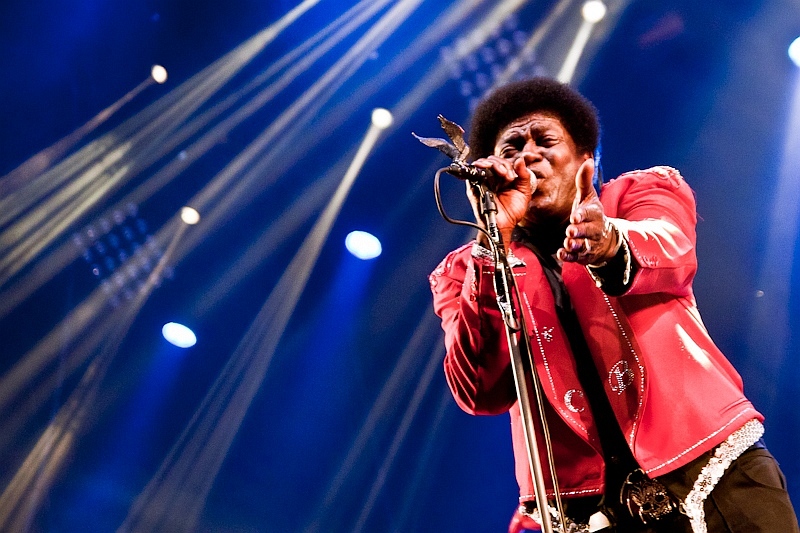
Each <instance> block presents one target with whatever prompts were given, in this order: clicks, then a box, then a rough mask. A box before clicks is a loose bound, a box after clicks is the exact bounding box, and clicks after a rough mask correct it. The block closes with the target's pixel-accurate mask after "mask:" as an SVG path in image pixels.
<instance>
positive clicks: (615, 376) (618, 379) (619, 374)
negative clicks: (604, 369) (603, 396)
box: [608, 360, 635, 394]
mask: <svg viewBox="0 0 800 533" xmlns="http://www.w3.org/2000/svg"><path fill="white" fill-rule="evenodd" d="M634 377H635V376H634V374H633V371H632V370H631V368H630V367H629V366H628V362H627V361H625V360H622V361H618V362H617V363H616V364H615V365H614V366H612V367H611V370H610V371H609V372H608V384H609V386H610V387H611V390H613V391H614V392H616V393H617V394H622V393H623V392H625V389H627V388H628V387H630V386H631V384H632V383H633V380H634Z"/></svg>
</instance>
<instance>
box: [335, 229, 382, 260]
mask: <svg viewBox="0 0 800 533" xmlns="http://www.w3.org/2000/svg"><path fill="white" fill-rule="evenodd" d="M344 245H345V246H346V247H347V250H348V251H349V252H350V253H351V254H353V255H354V256H356V257H358V258H359V259H364V260H367V259H375V258H376V257H378V256H379V255H381V252H382V251H383V249H382V248H381V241H379V240H378V238H377V237H375V236H374V235H371V234H369V233H367V232H366V231H351V232H350V233H349V234H348V235H347V238H345V240H344Z"/></svg>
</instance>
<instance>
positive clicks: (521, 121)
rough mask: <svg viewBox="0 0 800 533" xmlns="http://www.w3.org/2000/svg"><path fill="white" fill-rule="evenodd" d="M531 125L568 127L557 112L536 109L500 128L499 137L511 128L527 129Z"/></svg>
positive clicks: (538, 126)
mask: <svg viewBox="0 0 800 533" xmlns="http://www.w3.org/2000/svg"><path fill="white" fill-rule="evenodd" d="M531 126H533V127H535V128H537V129H538V128H547V127H558V128H560V129H562V130H565V131H566V128H565V127H564V124H563V123H562V122H561V119H560V118H559V117H558V116H557V115H556V114H555V113H552V112H549V111H535V112H533V113H528V114H527V115H523V116H522V117H520V118H518V119H515V120H513V121H511V122H510V123H509V124H508V125H507V126H505V127H504V128H502V129H501V130H500V132H499V133H498V135H497V137H498V138H500V137H501V136H502V135H503V134H504V133H505V132H507V131H509V130H515V129H526V128H528V127H531Z"/></svg>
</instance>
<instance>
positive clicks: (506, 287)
mask: <svg viewBox="0 0 800 533" xmlns="http://www.w3.org/2000/svg"><path fill="white" fill-rule="evenodd" d="M448 168H449V167H445V168H441V169H439V170H438V171H437V172H436V177H435V179H434V195H435V197H436V207H437V208H438V209H439V213H440V214H441V215H442V218H444V219H445V220H446V221H448V222H450V223H452V224H459V225H462V226H469V227H472V228H475V229H477V230H478V231H480V232H482V233H484V234H485V235H486V236H487V237H489V242H490V244H491V248H492V252H493V255H494V263H495V270H494V272H495V275H494V287H495V293H496V294H497V304H498V306H499V308H500V312H501V315H502V316H503V323H504V325H505V329H506V339H507V340H508V351H509V354H510V357H511V368H512V374H513V376H514V385H515V387H516V392H517V399H518V401H519V408H520V417H521V419H522V429H523V433H524V435H525V445H526V449H527V452H528V464H529V465H530V470H531V479H532V480H533V484H534V489H535V492H536V506H537V507H538V509H539V515H540V516H541V517H542V520H541V524H542V532H543V533H553V531H554V530H553V519H555V520H557V521H558V526H560V527H559V530H560V531H562V532H565V531H567V526H566V516H565V515H564V512H563V506H562V503H561V496H560V494H559V491H558V478H557V477H556V472H555V464H554V462H553V449H552V442H551V439H550V430H549V429H548V426H547V419H546V418H545V413H544V393H543V391H542V384H541V381H540V380H539V377H538V376H537V374H536V372H535V371H534V367H533V358H532V352H531V345H530V336H529V335H528V331H527V327H526V324H525V320H524V318H523V317H522V314H521V313H520V312H519V307H518V306H517V303H518V302H521V298H520V292H519V287H518V286H517V284H516V280H515V279H514V273H513V271H512V269H511V267H510V265H509V263H508V258H507V257H506V253H505V247H504V246H503V240H502V238H501V236H500V233H499V231H498V229H497V223H496V221H495V216H496V214H497V204H496V203H495V197H494V193H493V192H492V191H490V190H488V189H487V188H486V186H485V185H484V184H483V183H480V182H471V183H472V185H473V186H474V187H476V188H477V189H478V191H479V199H480V209H481V213H480V214H481V216H482V218H483V219H484V222H485V225H486V227H485V228H484V227H482V226H480V225H478V224H475V223H472V222H467V221H464V220H455V219H452V218H450V217H449V216H447V214H446V213H445V211H444V207H443V205H442V201H441V194H440V190H439V179H440V176H441V174H442V172H446V171H447V170H448ZM512 290H513V294H512ZM515 299H516V300H515ZM520 339H521V340H522V344H520ZM530 390H533V392H534V396H535V400H536V404H537V406H538V411H537V414H538V421H539V424H540V426H541V429H542V434H543V435H544V441H545V442H544V446H545V450H546V452H547V461H548V463H549V469H550V477H551V479H552V480H553V492H554V495H555V498H554V507H555V515H556V516H555V517H553V516H552V515H551V514H550V508H551V506H550V505H549V503H548V501H547V492H546V489H545V482H544V474H543V469H542V468H543V467H542V462H541V458H540V455H539V442H538V439H537V437H536V431H535V425H534V424H535V421H534V415H533V407H532V403H531V398H530V396H529V391H530Z"/></svg>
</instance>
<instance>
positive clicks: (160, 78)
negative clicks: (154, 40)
mask: <svg viewBox="0 0 800 533" xmlns="http://www.w3.org/2000/svg"><path fill="white" fill-rule="evenodd" d="M150 76H152V77H153V80H154V81H155V82H156V83H159V84H160V83H164V82H165V81H167V69H165V68H164V67H162V66H161V65H153V68H151V69H150Z"/></svg>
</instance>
